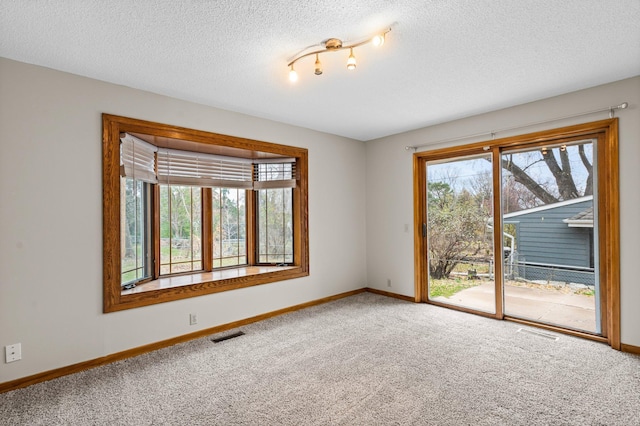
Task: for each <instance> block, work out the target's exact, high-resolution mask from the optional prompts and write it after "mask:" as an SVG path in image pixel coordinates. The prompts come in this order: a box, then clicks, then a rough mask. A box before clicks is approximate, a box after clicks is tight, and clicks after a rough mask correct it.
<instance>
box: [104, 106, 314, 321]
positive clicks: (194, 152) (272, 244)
mask: <svg viewBox="0 0 640 426" xmlns="http://www.w3.org/2000/svg"><path fill="white" fill-rule="evenodd" d="M103 130H104V131H103V154H104V162H103V183H104V184H103V195H104V196H103V212H104V229H103V233H104V250H103V261H104V310H105V312H111V311H115V310H122V309H129V308H135V307H138V306H145V305H149V304H154V303H161V302H167V301H171V300H176V299H182V298H185V297H193V296H199V295H203V294H209V293H214V292H219V291H226V290H232V289H236V288H242V287H248V286H253V285H259V284H266V283H269V282H274V281H280V280H284V279H292V278H298V277H302V276H306V275H308V273H309V272H308V270H309V266H308V258H309V257H308V243H307V235H308V232H307V223H308V220H307V151H306V149H303V148H297V147H291V146H285V145H279V144H273V143H268V142H261V141H254V140H248V139H241V138H235V137H231V136H226V135H218V134H214V133H208V132H202V131H197V130H191V129H184V128H179V127H174V126H168V125H164V124H158V123H151V122H146V121H141V120H135V119H130V118H125V117H117V116H112V115H107V114H104V115H103ZM115 271H118V273H115V274H114V272H115Z"/></svg>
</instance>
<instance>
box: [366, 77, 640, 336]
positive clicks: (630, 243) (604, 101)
mask: <svg viewBox="0 0 640 426" xmlns="http://www.w3.org/2000/svg"><path fill="white" fill-rule="evenodd" d="M435 84H437V82H436V83H435ZM624 101H627V102H629V104H630V107H629V108H628V109H626V110H618V111H617V112H616V116H617V117H620V122H619V124H620V129H619V138H620V210H621V213H620V227H621V235H620V251H621V259H620V261H621V311H622V325H621V327H622V336H621V337H622V343H625V344H629V345H634V346H640V327H638V324H640V309H638V307H639V306H640V280H639V279H638V272H637V268H638V266H637V263H638V253H640V251H639V250H638V243H639V242H640V221H639V220H638V212H639V211H640V190H638V183H639V182H640V109H639V107H640V77H635V78H631V79H627V80H622V81H619V82H615V83H612V84H607V85H603V86H598V87H594V88H591V89H587V90H582V91H579V92H574V93H569V94H566V95H563V96H558V97H554V98H549V99H545V100H542V101H538V102H533V103H529V104H525V105H520V106H517V107H513V108H508V109H504V110H500V111H495V112H491V113H488V114H482V115H478V116H474V117H469V118H466V119H462V120H457V121H453V122H449V123H445V124H441V125H437V126H432V127H426V128H423V129H419V130H416V131H412V132H407V133H403V134H398V135H394V136H390V137H385V138H382V139H379V140H375V141H370V142H367V193H366V195H367V200H366V202H367V280H368V286H369V287H372V288H377V289H380V290H391V291H394V292H396V293H399V294H404V295H407V296H413V295H414V267H413V238H412V235H413V234H412V232H413V226H412V219H413V218H412V214H413V192H412V191H413V181H412V179H413V171H412V167H413V163H412V154H413V151H412V150H411V151H406V150H405V149H404V147H405V146H408V145H410V146H413V145H421V144H425V143H430V142H437V141H439V140H444V139H451V138H455V137H462V136H468V135H473V134H478V133H485V132H490V131H492V130H494V129H504V128H510V127H514V126H518V125H524V124H529V123H535V122H540V121H543V120H549V119H555V118H558V117H566V116H570V115H572V114H576V113H580V112H586V111H593V110H597V109H600V108H603V107H608V106H611V105H618V104H620V103H622V102H624ZM605 118H608V113H600V114H594V115H592V116H586V117H580V118H573V119H566V120H562V121H557V122H554V123H550V124H545V125H539V126H534V127H528V128H526V129H521V130H518V131H512V132H508V133H507V132H505V133H500V134H498V135H497V137H506V136H512V135H514V134H522V133H531V132H534V131H538V130H543V129H550V128H555V127H562V126H566V125H571V124H578V123H583V122H588V121H596V120H601V119H605ZM486 139H489V138H486V137H484V138H476V139H467V140H464V141H460V142H456V143H448V144H439V145H435V144H434V145H432V146H429V147H425V148H422V149H421V150H428V149H434V148H441V147H444V146H453V145H462V144H468V143H472V142H478V141H482V140H486ZM404 224H409V227H410V232H409V233H406V232H404ZM387 279H391V280H392V287H391V289H389V288H388V287H387Z"/></svg>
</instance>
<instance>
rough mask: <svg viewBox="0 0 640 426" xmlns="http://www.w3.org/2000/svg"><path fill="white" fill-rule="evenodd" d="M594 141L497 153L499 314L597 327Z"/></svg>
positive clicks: (572, 326) (582, 328)
mask: <svg viewBox="0 0 640 426" xmlns="http://www.w3.org/2000/svg"><path fill="white" fill-rule="evenodd" d="M595 145H596V141H595V140H586V141H579V142H575V143H571V144H558V145H549V146H544V147H536V148H533V149H532V148H527V149H524V150H511V151H509V150H505V151H503V152H502V156H501V160H502V169H503V172H502V211H503V213H502V223H503V247H504V268H503V270H504V314H505V315H507V316H511V317H516V318H521V319H526V320H533V321H536V322H540V323H545V324H550V325H557V326H561V327H564V328H570V329H575V330H580V331H587V332H590V333H594V334H600V332H601V330H600V309H599V307H600V302H599V296H600V288H599V283H598V271H597V269H598V262H597V261H596V259H598V239H597V236H598V232H597V223H598V220H597V216H598V212H597V208H596V207H597V205H598V203H597V202H596V200H597V194H596V190H595V189H596V188H597V185H596V182H597V176H596V170H597V167H596V164H595V163H596V161H597V159H596V155H595V153H596V151H597V150H596V149H595Z"/></svg>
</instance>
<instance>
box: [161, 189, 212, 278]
mask: <svg viewBox="0 0 640 426" xmlns="http://www.w3.org/2000/svg"><path fill="white" fill-rule="evenodd" d="M200 269H202V189H201V188H199V187H191V186H176V185H160V275H166V274H175V273H180V272H189V271H197V270H200Z"/></svg>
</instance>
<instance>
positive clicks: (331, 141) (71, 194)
mask: <svg viewBox="0 0 640 426" xmlns="http://www.w3.org/2000/svg"><path fill="white" fill-rule="evenodd" d="M103 112H106V113H110V114H116V115H122V116H127V117H133V118H138V119H144V120H151V121H156V122H161V123H167V124H172V125H178V126H184V127H188V128H194V129H199V130H205V131H211V132H216V133H223V134H228V135H234V136H239V137H245V138H251V139H259V140H264V141H269V142H276V143H281V144H286V145H293V146H300V147H304V148H307V149H308V150H309V194H310V195H309V229H310V231H309V239H310V248H309V250H310V271H311V274H310V276H309V277H304V278H300V279H296V280H290V281H283V282H279V283H272V284H266V285H261V286H257V287H251V288H245V289H240V290H234V291H229V292H224V293H219V294H214V295H208V296H202V297H197V298H192V299H187V300H181V301H175V302H170V303H163V304H159V305H154V306H148V307H144V308H139V309H132V310H128V311H124V312H115V313H110V314H103V313H102V123H101V113H103ZM364 156H365V145H364V143H362V142H357V141H353V140H350V139H345V138H341V137H337V136H332V135H328V134H323V133H319V132H315V131H310V130H306V129H302V128H298V127H293V126H289V125H284V124H280V123H276V122H272V121H268V120H263V119H259V118H254V117H250V116H246V115H241V114H236V113H232V112H228V111H223V110H219V109H215V108H210V107H205V106H202V105H196V104H193V103H188V102H183V101H179V100H176V99H171V98H168V97H163V96H158V95H154V94H151V93H147V92H142V91H139V90H134V89H130V88H126V87H122V86H116V85H112V84H107V83H103V82H99V81H96V80H91V79H87V78H83V77H79V76H75V75H71V74H67V73H62V72H58V71H53V70H49V69H45V68H41V67H36V66H32V65H27V64H23V63H19V62H14V61H10V60H6V59H2V58H0V235H1V236H2V238H0V347H1V348H4V346H5V345H8V344H13V343H17V342H20V343H22V351H23V354H22V355H23V359H22V360H21V361H18V362H13V363H11V364H5V363H4V356H2V360H1V361H0V383H1V382H6V381H9V380H13V379H17V378H21V377H25V376H29V375H32V374H36V373H39V372H43V371H47V370H50V369H55V368H59V367H63V366H67V365H71V364H74V363H78V362H82V361H86V360H91V359H95V358H98V357H101V356H104V355H108V354H112V353H116V352H119V351H123V350H126V349H130V348H135V347H138V346H142V345H145V344H148V343H152V342H157V341H160V340H164V339H168V338H171V337H174V336H179V335H183V334H187V333H190V332H194V331H197V330H199V329H204V328H209V327H213V326H216V325H219V324H224V323H228V322H232V321H235V320H239V319H243V318H247V317H251V316H255V315H259V314H262V313H266V312H270V311H274V310H277V309H281V308H285V307H289V306H292V305H296V304H299V303H304V302H308V301H311V300H315V299H319V298H323V297H326V296H331V295H335V294H339V293H343V292H346V291H350V290H354V289H357V288H362V287H364V286H365V285H366V257H365V247H366V240H365V221H364V218H365V198H364V191H363V190H362V188H363V187H364V184H365V159H364ZM189 313H197V315H198V321H199V324H198V325H197V326H189V321H188V318H189Z"/></svg>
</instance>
